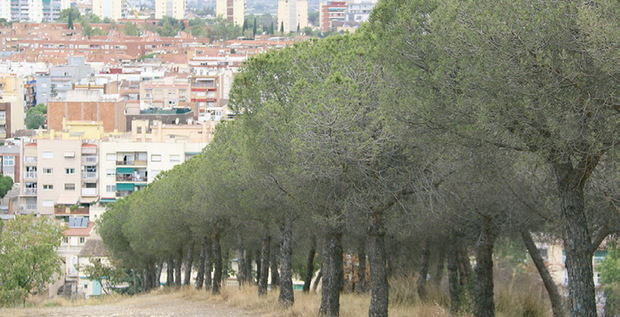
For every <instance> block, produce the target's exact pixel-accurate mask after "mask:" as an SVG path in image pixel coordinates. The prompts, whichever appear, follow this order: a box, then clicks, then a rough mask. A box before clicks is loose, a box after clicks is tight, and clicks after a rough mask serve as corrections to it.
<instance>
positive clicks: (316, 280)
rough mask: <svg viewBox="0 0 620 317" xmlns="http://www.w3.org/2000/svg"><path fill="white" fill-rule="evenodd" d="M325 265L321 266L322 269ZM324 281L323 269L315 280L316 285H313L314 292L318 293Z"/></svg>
mask: <svg viewBox="0 0 620 317" xmlns="http://www.w3.org/2000/svg"><path fill="white" fill-rule="evenodd" d="M322 267H323V265H322V264H321V268H322ZM322 279H323V269H320V270H319V273H318V274H317V275H316V279H314V283H313V284H312V291H313V292H315V293H316V290H317V289H318V288H319V283H320V282H321V280H322Z"/></svg>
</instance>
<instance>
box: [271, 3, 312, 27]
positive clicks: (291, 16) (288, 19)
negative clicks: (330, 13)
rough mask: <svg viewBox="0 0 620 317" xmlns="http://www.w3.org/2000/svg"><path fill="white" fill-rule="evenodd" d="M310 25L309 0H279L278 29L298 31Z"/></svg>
mask: <svg viewBox="0 0 620 317" xmlns="http://www.w3.org/2000/svg"><path fill="white" fill-rule="evenodd" d="M306 26H308V0H278V25H277V27H278V29H277V31H283V32H284V33H289V32H296V31H297V30H301V29H303V28H305V27H306Z"/></svg>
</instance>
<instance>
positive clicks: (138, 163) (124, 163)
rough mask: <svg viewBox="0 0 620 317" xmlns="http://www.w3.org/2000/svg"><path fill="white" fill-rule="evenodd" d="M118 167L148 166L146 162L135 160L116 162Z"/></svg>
mask: <svg viewBox="0 0 620 317" xmlns="http://www.w3.org/2000/svg"><path fill="white" fill-rule="evenodd" d="M116 165H120V166H146V160H144V161H140V160H135V161H116Z"/></svg>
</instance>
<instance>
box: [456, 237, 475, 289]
mask: <svg viewBox="0 0 620 317" xmlns="http://www.w3.org/2000/svg"><path fill="white" fill-rule="evenodd" d="M456 245H457V249H456V261H457V265H458V270H459V281H460V285H461V292H468V293H470V294H472V293H474V291H475V290H474V289H473V284H474V283H472V276H473V275H474V273H473V270H472V268H471V261H470V260H469V254H468V250H467V247H466V246H464V245H463V244H462V243H460V242H457V243H456Z"/></svg>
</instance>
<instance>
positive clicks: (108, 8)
mask: <svg viewBox="0 0 620 317" xmlns="http://www.w3.org/2000/svg"><path fill="white" fill-rule="evenodd" d="M92 4H93V14H94V15H97V16H99V17H100V18H102V19H104V18H108V19H110V20H113V21H118V20H119V19H122V18H123V15H124V13H125V12H124V11H125V10H124V9H125V8H126V3H125V0H93V2H92Z"/></svg>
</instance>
